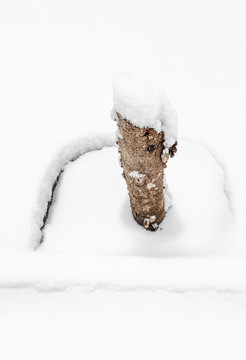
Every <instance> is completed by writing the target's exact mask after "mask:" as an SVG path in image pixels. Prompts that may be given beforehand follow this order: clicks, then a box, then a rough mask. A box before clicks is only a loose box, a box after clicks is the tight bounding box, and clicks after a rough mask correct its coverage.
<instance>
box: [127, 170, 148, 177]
mask: <svg viewBox="0 0 246 360" xmlns="http://www.w3.org/2000/svg"><path fill="white" fill-rule="evenodd" d="M129 176H131V177H132V178H134V179H142V178H144V177H145V176H146V175H145V174H139V172H138V171H136V170H134V171H131V172H130V173H129Z"/></svg>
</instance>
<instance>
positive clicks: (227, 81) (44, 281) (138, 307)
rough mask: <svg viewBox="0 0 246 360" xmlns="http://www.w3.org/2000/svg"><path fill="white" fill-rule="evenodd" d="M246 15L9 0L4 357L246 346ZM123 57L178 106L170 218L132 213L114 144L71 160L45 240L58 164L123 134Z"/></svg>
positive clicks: (0, 39) (3, 73) (0, 82)
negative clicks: (117, 86) (118, 109)
mask: <svg viewBox="0 0 246 360" xmlns="http://www.w3.org/2000/svg"><path fill="white" fill-rule="evenodd" d="M245 16H246V4H245V2H243V1H239V0H236V1H221V0H218V1H210V0H208V1H194V0H188V1H185V2H183V1H180V0H177V1H173V0H172V1H171V0H167V1H160V0H158V1H152V2H148V1H145V0H143V1H137V0H133V1H128V0H126V1H124V2H123V1H122V2H120V1H115V2H113V1H107V0H106V1H103V2H100V1H97V0H96V1H93V2H86V1H83V2H81V1H73V0H72V1H67V0H64V1H59V2H58V1H55V0H49V1H42V2H41V1H27V0H23V1H21V2H19V1H11V0H10V1H6V0H4V1H2V2H1V3H0V121H1V132H0V136H1V139H0V140H1V141H0V149H1V170H2V171H1V177H0V185H1V186H0V192H1V194H0V199H1V207H0V212H1V213H0V219H1V220H0V250H1V251H0V358H1V359H4V360H16V359H17V360H19V359H25V360H26V359H27V360H29V359H34V358H35V359H43V358H46V359H54V358H59V359H67V358H72V359H81V358H86V359H98V358H99V357H100V358H107V359H115V358H117V359H126V358H129V359H135V358H141V359H150V358H153V359H163V358H164V357H167V358H168V359H180V358H182V359H189V360H190V359H197V358H199V359H223V360H224V359H232V358H236V359H245V356H246V350H245V345H244V341H245V340H244V334H245V330H246V323H245V320H246V319H245V316H246V308H245V306H246V301H245V300H246V261H245V260H246V244H245V242H246V240H245V239H246V237H245V210H244V202H245V198H246V196H245V195H246V194H245V193H246V191H245V182H246V179H245V170H244V167H245V166H244V154H245V150H244V136H245V119H246V107H245V95H246V94H245V92H246V91H245V90H246V72H245V61H246V23H245ZM119 71H126V72H128V73H130V74H131V75H132V76H134V77H135V78H137V79H139V80H141V81H144V82H147V83H150V84H153V85H156V86H159V87H161V88H163V89H164V90H165V92H166V93H167V95H168V97H169V98H170V100H171V103H172V105H173V106H174V108H175V109H176V110H177V113H178V115H179V146H178V153H177V155H176V156H175V157H174V158H173V159H171V160H170V161H169V162H168V167H167V171H166V173H167V181H168V185H169V190H170V192H171V194H172V207H171V208H170V210H169V212H168V214H167V217H166V219H165V221H164V222H163V226H162V228H163V230H158V232H156V233H154V234H153V233H148V232H144V230H143V229H141V228H139V227H138V226H137V225H136V224H135V223H134V222H133V220H132V219H131V216H130V210H129V205H128V202H127V193H126V187H125V184H124V181H123V179H122V178H121V175H120V174H121V169H120V167H119V165H118V159H117V153H116V148H113V147H107V148H105V149H103V150H100V151H93V152H89V153H87V154H84V155H82V156H81V157H80V158H79V159H77V160H76V161H74V162H72V163H69V164H68V165H66V166H65V171H64V173H63V174H62V176H61V182H60V183H59V186H58V188H57V191H56V194H55V201H54V206H53V207H52V210H51V216H50V218H49V221H48V224H47V226H46V227H45V230H44V242H43V243H42V245H41V246H40V247H38V246H37V245H38V241H37V240H38V239H39V238H40V235H41V234H40V232H39V230H38V224H40V219H42V214H43V210H44V209H45V204H46V201H47V199H48V198H49V196H50V192H51V187H52V182H53V180H54V179H55V178H56V176H57V175H58V172H59V171H60V169H61V167H63V166H64V165H65V164H66V163H67V162H68V161H69V160H71V159H72V158H73V157H76V156H78V155H80V154H82V153H84V152H86V151H88V150H96V149H100V148H101V147H102V146H103V145H104V144H107V145H108V146H109V145H112V144H113V138H112V136H111V134H113V133H114V132H115V127H116V125H115V123H114V122H113V121H111V120H110V114H109V113H110V110H111V108H112V101H113V94H112V81H113V79H114V76H115V74H116V73H118V72H119ZM80 139H81V140H80ZM57 154H58V155H57ZM97 174H98V175H100V177H98V178H97V179H96V176H95V175H97ZM93 187H95V188H96V191H95V193H93V190H94V188H93ZM97 197H98V203H96V200H97ZM89 200H93V201H89ZM94 211H95V214H96V217H95V219H91V213H92V212H94Z"/></svg>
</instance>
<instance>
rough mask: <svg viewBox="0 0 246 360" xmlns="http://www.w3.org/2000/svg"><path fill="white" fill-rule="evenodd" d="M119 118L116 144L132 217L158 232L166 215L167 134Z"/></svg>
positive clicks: (145, 226)
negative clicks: (165, 135) (165, 149)
mask: <svg viewBox="0 0 246 360" xmlns="http://www.w3.org/2000/svg"><path fill="white" fill-rule="evenodd" d="M117 116H118V128H119V132H120V134H119V137H118V142H117V143H118V145H119V153H120V157H121V165H122V167H123V170H124V171H123V176H124V178H125V180H126V183H127V188H128V193H129V198H130V203H131V209H132V214H133V217H134V219H135V220H136V221H137V222H138V223H139V224H140V225H142V226H143V227H144V228H146V229H148V230H152V231H155V230H156V229H157V228H158V225H159V224H160V223H161V221H162V220H163V218H164V216H165V210H164V194H163V169H164V167H166V162H167V160H168V157H169V156H168V154H165V155H163V154H162V153H163V143H164V133H163V132H160V133H157V132H156V131H155V130H154V129H151V128H146V127H145V128H139V127H137V126H134V125H133V124H132V123H131V122H129V121H128V120H126V119H124V118H123V117H122V116H121V115H120V114H119V113H117Z"/></svg>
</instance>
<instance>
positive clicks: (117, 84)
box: [112, 73, 178, 147]
mask: <svg viewBox="0 0 246 360" xmlns="http://www.w3.org/2000/svg"><path fill="white" fill-rule="evenodd" d="M113 94H114V108H113V110H112V117H113V119H117V115H116V112H118V113H120V114H121V116H123V118H125V119H127V120H128V121H130V122H131V123H132V124H134V125H136V126H138V127H140V128H142V127H149V128H153V129H155V130H156V131H157V132H160V131H164V134H165V142H166V144H167V147H171V146H172V145H173V144H174V143H175V142H176V141H177V132H178V120H177V114H176V112H175V110H174V109H173V108H172V106H171V103H170V101H169V99H168V97H167V95H166V94H165V93H164V91H163V90H161V89H159V88H157V87H155V86H152V85H147V84H145V83H143V82H140V81H137V80H135V79H134V78H133V77H131V76H130V75H129V74H126V73H119V74H118V75H117V76H116V77H115V79H114V84H113Z"/></svg>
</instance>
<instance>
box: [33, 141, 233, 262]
mask: <svg viewBox="0 0 246 360" xmlns="http://www.w3.org/2000/svg"><path fill="white" fill-rule="evenodd" d="M117 157H118V153H117V148H115V147H107V148H103V149H102V150H100V151H93V152H89V153H87V154H85V155H83V156H82V157H80V158H79V159H78V160H76V161H75V162H72V163H70V164H68V165H67V167H66V169H65V171H64V173H63V174H62V178H61V183H60V185H59V187H58V189H57V193H56V201H55V204H54V206H53V208H52V215H51V218H50V219H49V223H48V224H47V225H46V227H45V229H44V242H43V244H42V245H41V247H40V248H39V251H52V252H57V251H58V252H59V253H61V252H64V253H76V254H78V253H83V254H101V255H102V254H118V255H130V256H132V255H135V256H136V255H139V256H143V255H144V256H157V257H160V256H168V255H170V256H171V255H172V256H174V255H175V256H179V255H185V254H187V255H190V256H194V255H198V254H199V255H202V254H203V255H209V254H211V253H212V254H221V253H223V252H225V251H226V249H227V247H228V246H229V245H230V238H229V236H228V234H229V231H230V230H231V226H232V221H233V220H232V214H231V211H230V208H229V202H228V197H227V194H226V193H225V192H224V186H225V183H224V182H225V180H224V174H223V171H222V170H221V168H220V166H218V164H217V162H216V161H215V159H214V157H213V156H212V154H211V153H210V152H209V151H208V150H207V149H206V148H204V147H203V146H202V145H199V144H196V143H193V142H191V141H187V140H183V141H180V151H179V152H178V153H177V157H176V158H175V161H173V162H170V164H169V165H168V167H167V169H166V171H165V172H166V175H167V178H168V183H169V189H170V190H171V192H172V194H173V195H172V205H171V207H170V209H169V211H168V213H167V215H166V218H165V220H164V221H163V222H162V223H161V224H160V228H163V230H158V231H157V232H156V234H154V235H153V234H152V233H150V232H147V231H146V230H145V229H143V228H142V227H140V226H138V225H137V224H136V222H135V220H134V219H133V217H132V214H131V210H130V205H129V199H128V194H127V187H126V184H125V181H124V179H123V178H122V176H121V173H122V168H120V167H119V165H118V161H117ZM91 164H93V165H94V166H93V167H92V166H91ZM200 164H202V166H200ZM98 174H100V176H98ZM184 174H185V176H184ZM209 174H213V176H209ZM180 179H182V181H180ZM194 184H195V186H194ZM166 186H167V185H166ZM119 189H120V191H119ZM173 189H175V191H173ZM184 189H185V190H184ZM168 201H169V200H168V199H167V202H168ZM85 204H86V206H85ZM169 206H170V204H169ZM187 209H189V210H188V211H187ZM71 214H72V216H71ZM181 214H182V215H181ZM153 215H154V214H153ZM91 229H93V231H91ZM201 229H202V232H201ZM71 232H72V233H73V236H72V237H71V236H70V234H71ZM234 242H235V241H234Z"/></svg>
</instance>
